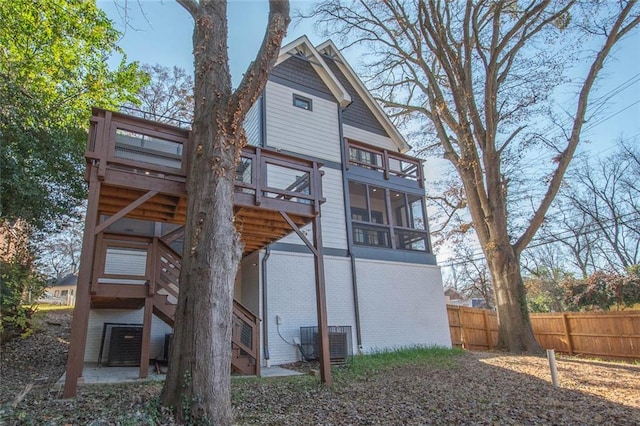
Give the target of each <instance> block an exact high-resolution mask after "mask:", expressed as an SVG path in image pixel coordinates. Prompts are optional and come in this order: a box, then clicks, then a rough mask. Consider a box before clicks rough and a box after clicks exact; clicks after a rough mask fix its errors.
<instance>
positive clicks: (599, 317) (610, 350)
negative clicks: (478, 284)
mask: <svg viewBox="0 0 640 426" xmlns="http://www.w3.org/2000/svg"><path fill="white" fill-rule="evenodd" d="M447 314H448V316H449V331H450V333H451V343H452V344H453V346H457V347H462V348H465V349H470V350H487V349H489V350H490V349H493V348H494V347H495V346H496V344H497V343H498V319H497V315H496V313H495V312H493V311H488V310H486V309H480V308H468V307H464V306H453V305H447ZM530 317H531V326H532V328H533V333H534V335H535V337H536V339H537V340H538V343H540V345H541V346H542V347H543V348H545V349H555V350H556V351H558V352H564V353H567V354H569V355H574V354H580V355H589V356H597V357H607V358H620V359H631V360H640V349H639V348H640V311H615V312H557V313H550V314H531V315H530Z"/></svg>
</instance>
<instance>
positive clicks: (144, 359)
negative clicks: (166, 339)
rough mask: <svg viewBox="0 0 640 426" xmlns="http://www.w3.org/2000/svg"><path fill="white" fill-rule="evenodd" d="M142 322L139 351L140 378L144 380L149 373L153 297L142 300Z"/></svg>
mask: <svg viewBox="0 0 640 426" xmlns="http://www.w3.org/2000/svg"><path fill="white" fill-rule="evenodd" d="M143 318H144V319H143V322H142V350H141V351H140V376H139V377H140V378H141V379H145V378H146V377H147V374H148V373H149V354H150V353H151V321H152V320H153V296H147V297H146V298H145V300H144V317H143Z"/></svg>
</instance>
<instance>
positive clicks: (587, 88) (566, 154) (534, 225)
mask: <svg viewBox="0 0 640 426" xmlns="http://www.w3.org/2000/svg"><path fill="white" fill-rule="evenodd" d="M636 3H637V0H631V1H629V2H628V3H627V4H626V5H624V7H623V8H622V10H621V11H620V13H619V15H618V16H617V18H616V20H615V22H614V24H613V26H612V28H611V31H610V32H609V34H608V36H607V38H606V40H605V43H604V45H603V46H602V48H601V49H600V51H599V52H598V54H597V56H596V58H595V60H594V61H593V63H592V64H591V67H590V68H589V73H588V74H587V77H586V79H585V81H584V83H583V85H582V89H581V90H580V96H579V97H578V106H577V110H576V116H575V119H574V122H573V129H572V131H571V137H570V139H569V141H568V143H567V147H566V148H565V150H564V151H563V152H562V155H561V156H560V159H559V162H558V167H557V168H556V170H555V172H554V173H553V176H552V178H551V182H550V183H549V186H548V188H547V192H546V194H545V196H544V198H543V199H542V200H541V202H540V205H539V207H538V209H537V210H536V212H535V214H534V215H533V217H532V219H531V222H530V223H529V226H527V229H526V230H525V232H524V233H523V234H522V236H521V237H520V238H519V239H518V241H517V242H516V244H514V249H515V250H516V252H517V253H521V252H522V250H523V249H524V248H525V247H526V246H527V245H528V244H529V242H531V239H532V238H533V236H534V235H535V233H536V231H537V230H538V228H539V227H540V225H541V224H542V221H543V220H544V217H545V215H546V214H547V210H549V206H550V205H551V202H552V201H553V199H554V198H555V196H556V194H557V193H558V190H559V189H560V183H561V182H562V179H563V177H564V175H565V172H566V170H567V167H568V166H569V162H570V161H571V159H572V158H573V155H574V153H575V150H576V147H577V146H578V143H579V142H580V132H581V131H582V126H583V125H584V117H585V115H586V112H587V106H588V101H589V94H590V92H591V88H592V87H593V84H594V83H595V80H596V78H597V76H598V73H599V71H600V70H601V69H602V66H603V64H604V61H605V59H606V58H607V56H608V55H609V52H610V51H611V49H612V48H613V46H614V45H615V43H616V41H618V40H619V38H620V33H621V31H624V32H625V33H626V32H628V31H630V30H631V28H632V25H638V23H640V17H635V19H633V20H632V22H631V23H629V24H628V25H627V26H623V24H624V21H625V19H626V18H627V16H629V14H630V13H631V10H632V9H633V7H634V6H635V4H636Z"/></svg>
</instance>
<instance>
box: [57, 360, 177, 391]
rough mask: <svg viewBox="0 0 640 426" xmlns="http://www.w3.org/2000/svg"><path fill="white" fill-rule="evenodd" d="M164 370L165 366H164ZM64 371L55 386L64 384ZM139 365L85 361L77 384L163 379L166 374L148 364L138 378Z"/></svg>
mask: <svg viewBox="0 0 640 426" xmlns="http://www.w3.org/2000/svg"><path fill="white" fill-rule="evenodd" d="M164 369H165V370H166V367H164ZM65 376H66V373H65V374H63V375H62V377H60V380H58V381H57V382H56V386H58V385H60V386H62V385H64V379H65ZM139 376H140V368H139V367H98V366H97V365H96V364H95V363H85V365H84V368H83V370H82V377H81V378H80V379H79V380H78V385H82V384H96V383H131V382H144V381H153V380H156V381H157V380H164V379H165V377H166V374H161V373H157V372H156V370H155V366H151V365H150V366H149V372H148V373H147V377H146V378H144V379H140V378H139Z"/></svg>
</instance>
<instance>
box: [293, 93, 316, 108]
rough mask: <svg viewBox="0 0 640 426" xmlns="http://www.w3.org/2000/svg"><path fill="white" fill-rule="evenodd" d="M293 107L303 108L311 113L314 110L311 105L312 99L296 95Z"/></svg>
mask: <svg viewBox="0 0 640 426" xmlns="http://www.w3.org/2000/svg"><path fill="white" fill-rule="evenodd" d="M293 106H296V107H298V108H302V109H306V110H307V111H311V110H312V108H311V106H312V103H311V99H309V98H305V97H304V96H300V95H296V94H295V93H294V95H293Z"/></svg>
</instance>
